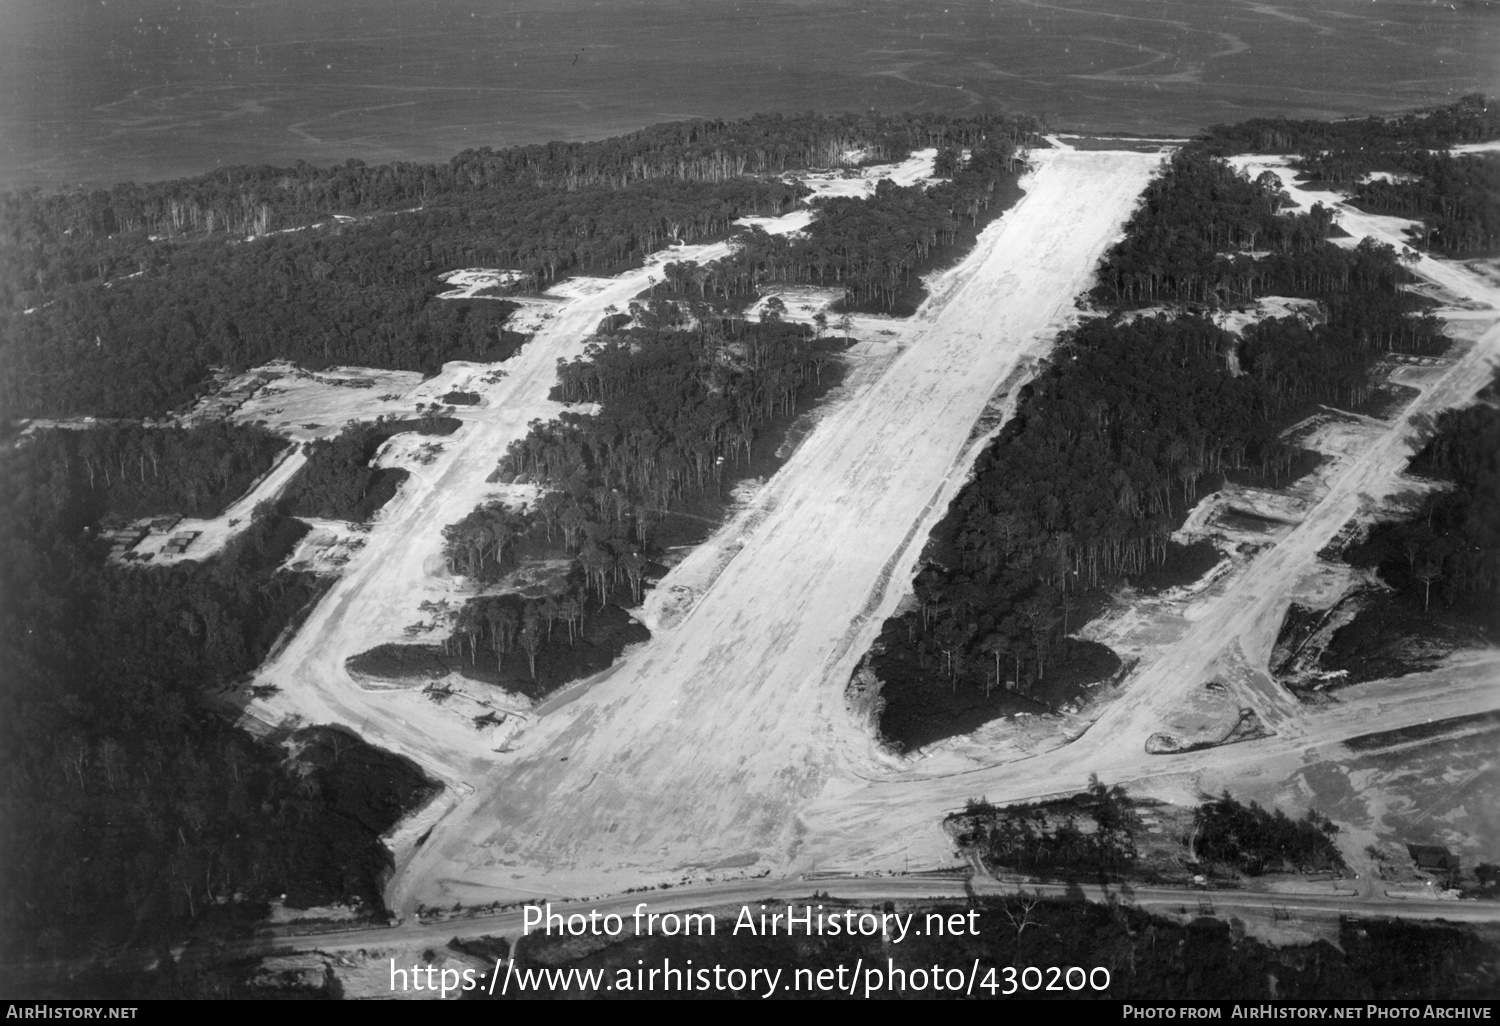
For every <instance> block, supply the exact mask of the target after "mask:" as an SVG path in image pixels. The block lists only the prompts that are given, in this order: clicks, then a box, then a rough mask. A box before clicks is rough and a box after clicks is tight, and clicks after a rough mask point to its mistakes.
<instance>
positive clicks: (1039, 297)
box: [392, 150, 1161, 908]
mask: <svg viewBox="0 0 1500 1026" xmlns="http://www.w3.org/2000/svg"><path fill="white" fill-rule="evenodd" d="M1035 156H1036V157H1037V158H1039V159H1038V161H1037V163H1038V164H1039V170H1038V172H1037V173H1036V174H1035V175H1034V176H1032V177H1031V178H1030V180H1029V181H1028V182H1027V183H1026V188H1027V190H1028V192H1027V195H1026V197H1025V198H1024V199H1023V200H1022V201H1021V203H1020V204H1018V205H1017V206H1016V207H1015V208H1013V209H1012V210H1010V211H1009V212H1007V214H1006V215H1005V216H1004V217H1003V218H1001V219H1000V220H999V221H997V222H996V223H995V224H994V225H992V226H991V227H990V228H988V229H986V231H985V233H984V234H983V235H982V236H981V241H980V244H979V246H978V247H977V249H976V251H975V252H974V253H973V254H972V255H971V257H970V258H969V259H968V260H967V261H965V262H964V263H963V264H962V265H960V267H959V268H957V269H955V270H954V271H953V272H950V273H949V274H948V275H946V276H944V280H941V281H938V282H935V283H934V284H935V287H934V290H933V291H934V300H933V301H931V302H929V303H928V304H927V305H926V306H924V308H923V310H922V311H921V312H920V313H919V315H918V317H917V319H916V320H917V324H916V325H915V327H916V328H917V330H918V334H917V335H916V337H914V338H913V339H912V341H911V345H910V347H909V348H907V349H906V350H905V352H903V353H902V354H901V355H900V356H899V357H898V358H897V359H896V360H895V362H894V363H893V364H892V365H891V367H890V369H889V370H887V371H886V372H885V373H884V375H883V376H882V377H881V378H880V379H879V381H878V382H876V383H875V384H874V386H873V387H872V388H870V389H869V390H868V391H866V392H864V393H863V394H861V395H859V396H857V397H856V398H854V399H852V400H851V401H850V402H849V403H847V404H846V405H844V406H842V407H841V408H839V409H837V410H835V411H833V412H831V413H829V414H828V415H827V416H825V417H824V419H823V421H822V422H821V423H820V425H819V427H818V428H817V429H816V430H815V431H814V432H813V433H812V434H811V435H810V436H809V437H808V438H807V439H806V440H805V441H804V442H803V444H802V446H801V447H800V448H799V450H798V451H797V453H796V454H794V455H793V457H792V458H791V460H790V461H789V462H788V464H787V465H786V467H784V468H783V470H782V471H781V472H780V473H779V474H777V475H776V476H775V477H774V478H773V479H772V480H771V481H770V482H768V484H767V485H766V487H765V489H763V491H762V494H761V495H759V496H757V500H756V501H757V503H758V504H759V507H760V508H761V509H763V510H764V511H765V519H764V521H763V522H762V523H761V525H760V526H759V528H758V529H757V530H756V531H755V532H754V533H752V534H750V535H749V536H748V537H747V538H746V539H745V540H744V543H743V546H742V547H741V548H740V549H739V551H738V553H737V554H735V555H734V556H733V558H732V559H730V560H729V562H728V563H727V565H726V566H724V567H723V568H722V570H721V572H720V573H719V575H718V577H717V580H715V581H714V583H713V585H712V586H711V587H710V588H709V589H708V590H707V592H706V594H704V595H703V596H702V597H701V599H699V601H698V602H697V604H696V606H695V607H694V608H693V609H692V611H691V612H690V613H689V614H687V615H686V616H685V617H683V618H682V619H681V620H680V624H679V626H677V627H676V628H675V629H674V630H671V631H670V632H664V633H662V634H660V635H658V637H656V638H655V639H653V641H652V642H651V643H650V644H648V645H646V646H645V647H644V648H643V649H642V650H641V651H639V652H638V653H636V654H634V655H633V656H631V657H629V658H627V659H626V660H624V661H623V662H622V663H620V664H617V666H616V667H615V668H613V669H612V670H611V671H609V672H608V673H607V674H605V675H603V676H602V678H600V679H597V680H596V682H595V683H594V684H593V686H592V687H591V688H588V689H587V690H583V691H582V693H581V694H579V695H578V697H575V698H574V699H573V700H572V701H570V702H569V703H567V704H566V705H564V706H562V707H560V708H557V709H555V711H553V712H551V713H549V714H547V715H544V716H543V717H541V719H540V720H539V722H538V723H537V724H535V725H534V726H532V727H531V729H530V730H529V731H528V732H527V733H526V734H525V735H524V736H523V737H522V738H521V739H520V741H519V742H518V746H519V748H520V751H519V752H517V753H516V754H515V755H511V756H508V757H506V758H504V759H502V760H499V764H498V765H497V766H496V768H495V770H494V772H493V773H492V774H491V775H490V776H489V777H488V778H487V779H486V781H485V782H484V783H482V784H480V785H478V787H477V798H476V800H475V801H473V802H470V803H467V804H466V805H465V806H463V807H462V808H460V809H459V810H458V811H456V812H455V813H453V814H450V816H449V817H448V818H447V819H446V820H445V821H444V822H443V823H442V824H441V825H440V827H439V829H438V830H436V831H434V834H433V836H432V837H431V838H430V839H429V840H428V842H427V843H426V844H425V845H424V846H423V847H422V848H421V850H420V851H418V852H417V853H416V854H415V856H414V857H413V858H412V860H411V862H410V863H409V865H408V866H407V867H406V868H405V870H404V871H403V872H402V874H401V877H400V881H399V882H398V884H397V885H396V886H395V887H394V888H393V894H392V897H393V899H394V900H395V901H396V902H397V904H398V906H399V907H402V908H407V907H410V906H411V905H413V904H415V903H416V902H419V901H420V902H425V903H427V904H451V903H452V902H453V900H454V899H455V898H459V899H463V900H467V901H477V900H483V901H490V900H494V899H495V898H497V897H502V896H504V895H507V894H518V893H524V892H525V891H526V890H542V891H545V892H547V893H554V894H558V893H575V894H581V893H601V892H606V891H613V890H619V889H622V888H623V887H626V886H630V885H632V884H637V883H648V882H658V881H659V880H660V879H662V878H663V877H664V876H665V877H667V878H671V877H674V876H677V875H682V874H691V873H694V872H696V870H694V869H693V867H694V866H706V865H710V864H713V863H716V862H721V861H722V860H724V859H729V858H741V859H743V860H745V861H746V862H747V867H746V868H747V869H749V868H750V865H749V864H753V865H754V866H755V867H756V868H759V867H767V866H778V867H780V866H785V865H787V864H788V860H789V859H790V858H791V856H792V853H793V852H794V851H795V849H796V847H797V838H796V835H797V833H798V831H799V829H800V828H799V825H798V813H799V811H800V810H801V809H802V808H803V807H804V806H805V805H806V804H807V803H808V802H809V801H810V800H812V799H813V798H814V797H815V796H816V795H817V794H818V793H819V791H820V790H821V789H822V788H823V786H824V784H825V783H826V782H827V780H828V779H829V776H830V774H831V773H833V772H834V771H835V770H836V769H837V768H838V766H839V765H840V763H841V761H845V759H847V760H849V761H852V762H853V764H855V765H867V764H872V759H874V758H875V757H874V755H873V753H872V752H871V751H870V744H869V739H868V736H867V735H866V734H864V733H863V732H862V731H861V730H860V729H859V727H858V726H857V725H856V724H855V723H854V722H853V721H852V720H851V719H850V718H849V717H848V715H847V714H846V713H845V712H844V709H843V692H844V687H845V685H846V683H847V681H848V679H849V675H850V673H851V672H852V670H853V666H854V663H855V662H857V660H858V659H859V658H860V657H861V656H862V655H863V653H864V651H865V648H866V647H867V646H868V644H869V642H870V640H872V638H873V635H874V634H875V633H877V632H878V630H879V628H880V624H881V621H882V620H883V617H884V612H885V609H886V607H887V606H893V605H894V604H895V602H896V601H898V600H899V592H900V591H901V590H902V587H903V586H904V581H905V579H906V578H908V577H909V576H910V569H911V566H912V564H913V563H914V561H915V559H916V555H917V551H918V550H919V549H920V547H921V544H922V542H923V541H924V540H925V532H926V530H927V529H928V528H930V526H931V523H932V521H933V520H934V519H935V518H936V517H939V516H941V515H942V512H943V511H944V509H945V508H946V504H947V499H948V498H949V497H951V494H952V493H953V492H954V491H956V489H957V487H958V486H959V485H960V484H961V483H962V480H963V478H964V476H965V475H966V473H967V470H968V466H969V463H968V460H969V459H972V456H973V454H974V453H975V452H976V451H977V445H975V444H972V443H971V442H970V439H969V434H970V429H971V427H972V425H973V424H974V422H975V419H976V418H977V417H978V416H979V414H980V412H981V411H982V410H983V408H984V406H985V404H986V403H987V402H988V401H989V400H990V398H991V395H992V393H993V391H994V389H995V387H996V385H998V384H999V383H1000V382H1001V381H1002V380H1004V379H1005V378H1006V377H1007V376H1008V375H1009V374H1010V372H1011V370H1012V369H1013V368H1014V367H1015V366H1016V364H1017V363H1018V361H1020V360H1021V359H1023V357H1025V356H1026V355H1027V354H1028V353H1031V352H1035V351H1037V350H1038V349H1039V348H1041V347H1044V346H1045V345H1046V344H1047V343H1048V341H1049V340H1050V339H1051V338H1052V337H1053V336H1054V335H1055V332H1056V331H1057V329H1058V328H1059V327H1061V326H1062V324H1063V323H1064V322H1065V321H1067V320H1068V318H1069V316H1070V311H1071V304H1072V299H1073V297H1074V296H1075V295H1077V294H1078V293H1079V292H1080V291H1081V289H1082V288H1083V287H1084V286H1085V285H1086V284H1087V280H1088V278H1089V276H1090V274H1091V273H1092V268H1093V267H1094V265H1095V262H1096V261H1097V259H1098V257H1099V255H1100V254H1101V253H1102V252H1103V250H1104V248H1105V247H1106V246H1107V245H1108V244H1109V243H1110V242H1112V241H1113V240H1114V239H1115V238H1116V237H1117V236H1118V233H1119V230H1120V227H1121V225H1122V223H1123V221H1124V218H1125V217H1126V215H1128V213H1129V212H1130V209H1131V207H1132V206H1133V204H1134V201H1135V197H1136V196H1137V195H1138V194H1139V192H1140V190H1141V189H1142V188H1143V187H1144V185H1145V183H1146V181H1147V180H1148V179H1149V178H1150V176H1151V175H1152V174H1154V173H1155V171H1156V169H1157V168H1158V166H1159V165H1160V162H1161V158H1160V157H1159V156H1157V155H1143V154H1134V153H1106V152H1095V153H1075V152H1071V151H1067V150H1053V151H1043V152H1039V153H1037V154H1035ZM1016 297H1024V301H1020V302H1017V301H1014V300H1015V298H1016ZM893 582H894V584H895V586H892V585H893ZM851 625H853V626H851ZM840 753H847V756H845V757H844V758H841V756H840ZM565 759H566V761H564V760H565ZM874 764H878V760H877V762H876V763H874Z"/></svg>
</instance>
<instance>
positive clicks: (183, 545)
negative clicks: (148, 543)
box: [161, 531, 203, 556]
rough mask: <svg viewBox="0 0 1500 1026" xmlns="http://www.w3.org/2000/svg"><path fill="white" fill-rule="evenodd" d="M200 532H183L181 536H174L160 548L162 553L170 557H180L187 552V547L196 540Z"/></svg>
mask: <svg viewBox="0 0 1500 1026" xmlns="http://www.w3.org/2000/svg"><path fill="white" fill-rule="evenodd" d="M202 533H203V532H202V531H184V532H183V533H182V534H174V535H173V536H172V537H171V538H170V539H168V540H167V543H166V544H165V545H163V546H162V547H161V550H162V552H164V553H166V554H167V555H170V556H180V555H182V554H183V553H184V552H186V551H187V550H188V546H189V545H191V544H193V542H194V541H195V540H197V538H198V535H200V534H202Z"/></svg>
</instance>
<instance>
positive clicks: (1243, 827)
mask: <svg viewBox="0 0 1500 1026" xmlns="http://www.w3.org/2000/svg"><path fill="white" fill-rule="evenodd" d="M1193 828H1194V833H1193V853H1194V854H1195V855H1196V856H1197V857H1198V859H1199V860H1200V861H1202V862H1205V863H1208V864H1210V865H1217V866H1222V867H1225V868H1228V869H1233V870H1237V871H1239V872H1242V873H1246V874H1248V875H1250V876H1259V875H1260V874H1262V873H1266V872H1277V871H1281V870H1284V869H1294V870H1297V871H1299V872H1310V871H1311V872H1318V871H1324V870H1335V869H1341V868H1343V865H1344V859H1343V856H1342V855H1340V854H1339V849H1338V845H1336V844H1334V843H1333V835H1334V834H1336V833H1338V827H1336V826H1335V825H1334V824H1333V822H1332V821H1331V820H1329V819H1328V818H1327V817H1326V816H1320V815H1319V814H1318V813H1317V811H1316V810H1314V809H1308V810H1307V814H1306V815H1305V816H1304V817H1303V818H1302V819H1300V820H1297V819H1292V818H1291V817H1289V816H1288V815H1287V814H1286V813H1284V812H1282V811H1281V810H1280V809H1277V810H1276V811H1275V812H1269V811H1267V810H1265V809H1263V808H1261V807H1260V806H1259V805H1257V804H1256V803H1255V802H1251V803H1250V804H1249V805H1243V804H1241V803H1240V802H1237V801H1235V800H1234V799H1233V798H1231V797H1230V796H1229V792H1228V791H1226V792H1224V794H1223V795H1222V796H1220V797H1219V798H1216V799H1213V800H1212V801H1207V802H1204V803H1203V804H1202V805H1199V806H1198V809H1197V811H1196V812H1195V813H1194V817H1193Z"/></svg>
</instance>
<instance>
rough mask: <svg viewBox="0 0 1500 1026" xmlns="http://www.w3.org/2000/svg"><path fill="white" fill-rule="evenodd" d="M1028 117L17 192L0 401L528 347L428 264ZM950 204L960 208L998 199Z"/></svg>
mask: <svg viewBox="0 0 1500 1026" xmlns="http://www.w3.org/2000/svg"><path fill="white" fill-rule="evenodd" d="M1039 128H1040V126H1039V124H1038V123H1036V122H1035V121H1033V120H1031V119H1027V118H1020V117H995V116H987V115H981V116H975V117H968V118H948V117H945V116H941V115H931V116H906V115H873V114H872V115H859V116H819V115H800V116H796V117H775V116H773V117H759V118H751V119H747V120H744V121H737V122H684V123H681V124H676V125H665V126H660V127H658V128H656V129H649V130H646V131H644V132H639V133H635V134H633V135H630V136H624V137H621V138H618V139H612V140H606V141H604V142H599V143H580V144H553V145H548V146H529V147H517V148H513V149H508V150H503V151H499V152H494V151H490V150H477V151H473V150H471V151H466V152H465V153H462V154H460V155H458V156H457V157H454V158H453V160H452V161H450V162H449V163H447V164H434V165H418V164H394V165H385V166H382V167H378V168H369V167H366V166H364V165H362V164H360V163H359V162H358V161H351V162H349V163H348V164H346V165H344V166H342V167H335V168H330V169H319V168H312V167H309V166H307V165H299V166H298V167H295V168H279V169H278V168H269V167H266V168H228V169H224V170H221V171H216V172H214V173H212V174H210V175H205V176H203V177H201V178H198V179H191V180H183V181H177V182H165V183H154V184H150V185H144V186H136V185H122V186H118V187H116V188H115V189H113V190H107V191H106V190H95V191H93V192H90V193H70V194H61V195H54V196H42V195H40V194H37V193H35V192H26V193H18V194H8V195H6V196H5V197H3V199H0V290H3V291H0V359H3V360H4V361H5V363H6V365H7V366H8V367H10V368H12V371H11V373H9V374H7V375H6V376H5V377H4V378H3V380H0V419H9V418H13V417H17V416H41V415H64V414H93V415H116V416H147V415H153V414H157V413H161V412H164V411H165V410H167V409H169V408H171V407H173V406H175V405H177V404H180V403H182V402H184V401H185V400H186V399H188V398H190V397H191V396H192V394H193V393H194V390H195V389H197V388H198V387H200V386H201V385H202V384H203V382H204V381H205V379H206V377H207V374H208V369H209V368H210V367H211V366H225V367H229V368H232V369H239V368H242V367H245V366H250V365H253V364H255V363H259V362H263V361H265V360H268V359H273V358H282V359H290V360H294V361H296V362H298V363H301V364H303V365H306V366H309V367H321V366H327V365H329V364H333V363H346V364H359V365H364V366H379V367H390V368H395V369H411V370H421V371H424V372H431V371H433V370H435V369H436V368H437V367H439V366H440V365H441V364H442V362H443V361H445V360H450V359H472V360H496V359H501V358H503V356H504V355H506V354H507V353H508V352H509V351H511V350H513V349H514V347H515V344H516V342H517V340H516V339H515V338H514V337H513V336H510V335H509V334H508V333H507V332H506V331H505V329H504V320H505V317H506V315H507V314H508V308H507V307H506V306H504V305H502V304H488V303H484V302H481V303H472V304H471V303H465V304H455V303H452V302H449V301H441V300H437V299H435V298H434V297H435V295H436V293H437V292H438V291H439V290H440V285H439V283H438V282H437V280H436V277H437V275H439V274H441V273H442V272H444V271H446V270H449V269H453V268H458V267H466V266H474V265H484V266H493V267H502V268H510V269H514V270H518V271H521V272H522V273H523V275H524V276H525V278H524V280H523V281H522V282H521V283H520V284H519V285H518V286H517V287H518V288H541V287H546V286H547V285H550V284H552V283H555V282H556V281H558V280H559V279H560V278H563V277H566V276H568V275H571V274H579V273H589V274H609V273H614V272H617V271H619V270H621V269H624V268H626V267H631V266H639V265H640V263H641V261H642V260H643V259H644V258H645V257H646V256H647V255H648V254H650V253H652V252H654V251H656V250H659V249H662V248H664V247H666V246H668V245H671V244H672V243H674V242H679V241H680V242H697V241H703V240H706V239H711V238H716V237H720V236H722V235H724V234H725V233H727V232H728V231H729V228H730V225H731V223H732V222H733V221H734V220H735V219H737V218H739V217H743V216H747V215H753V214H776V213H780V212H782V211H784V210H786V209H788V208H790V206H791V205H793V204H794V203H796V202H797V200H798V198H799V197H800V196H801V195H803V194H804V193H805V192H806V190H805V189H804V188H803V187H800V186H798V185H795V184H793V183H790V182H788V181H783V180H781V179H780V178H778V177H776V176H778V175H781V174H783V173H785V172H788V171H793V170H799V169H804V168H808V167H812V166H831V165H836V164H839V163H841V162H843V161H844V160H845V157H844V155H845V154H856V155H857V156H856V157H850V158H849V159H857V158H863V159H871V160H874V159H881V160H885V159H896V158H900V157H903V156H905V155H906V154H907V153H908V152H909V151H910V150H911V149H912V148H913V147H917V146H929V145H930V146H937V147H940V148H943V149H944V152H945V153H948V154H949V160H950V162H951V161H955V160H956V158H955V157H953V156H952V155H953V154H955V153H957V152H958V150H959V149H961V148H969V149H973V150H975V151H976V152H984V153H994V154H1002V153H1009V152H1011V151H1012V149H1013V147H1014V146H1015V145H1017V144H1019V143H1024V142H1026V141H1029V140H1031V139H1033V138H1034V137H1035V133H1036V132H1037V131H1038V130H1039ZM783 133H784V134H783ZM971 163H972V161H971ZM975 173H976V174H979V172H977V171H976V172H975ZM949 188H950V189H954V188H957V186H956V185H955V186H950V187H949ZM952 199H953V202H954V203H959V202H960V201H962V203H963V204H965V207H964V209H961V210H958V214H957V215H955V216H959V215H963V214H964V213H965V212H966V210H967V204H969V203H971V202H973V201H974V200H975V199H978V200H980V201H981V203H982V204H987V203H988V202H989V194H988V192H984V191H983V190H981V195H978V196H976V197H969V196H968V194H967V193H964V194H963V195H960V194H959V193H957V192H955V193H954V196H953V197H952ZM334 215H338V216H337V217H335V216H334ZM846 242H847V240H846ZM851 245H852V243H851ZM847 258H848V259H851V260H865V264H866V265H869V266H865V267H864V272H862V273H867V274H868V275H874V277H872V278H871V280H872V281H873V280H876V278H878V274H876V272H877V271H879V272H880V273H885V269H883V268H875V267H874V266H873V265H870V264H869V260H868V259H866V258H865V257H864V256H861V255H859V254H851V255H848V256H847ZM902 273H903V275H905V276H908V277H909V274H910V268H909V267H907V268H906V269H905V270H904V271H903V272H902Z"/></svg>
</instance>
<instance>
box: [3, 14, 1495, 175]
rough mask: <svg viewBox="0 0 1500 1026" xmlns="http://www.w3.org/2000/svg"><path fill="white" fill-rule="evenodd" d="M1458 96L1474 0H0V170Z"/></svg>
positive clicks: (1487, 29) (281, 160)
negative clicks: (734, 124) (1011, 115)
mask: <svg viewBox="0 0 1500 1026" xmlns="http://www.w3.org/2000/svg"><path fill="white" fill-rule="evenodd" d="M1474 91H1481V92H1486V93H1489V94H1491V95H1497V94H1500V3H1496V2H1493V0H1444V2H1441V3H1436V2H1430V0H1282V2H1279V3H1261V2H1255V0H1061V2H1057V3H1051V2H1043V0H0V188H11V187H17V186H28V185H41V186H44V187H54V186H58V185H63V184H72V183H87V184H93V185H98V184H107V183H110V182H114V181H121V180H127V179H135V180H147V179H156V178H167V177H174V176H179V175H186V174H193V173H198V172H202V171H206V170H210V169H212V168H213V167H215V166H219V165H224V164H240V163H256V164H261V163H271V164H286V163H291V162H295V161H297V160H307V161H309V162H313V163H325V164H326V163H333V162H336V161H342V160H344V159H346V158H350V157H354V158H359V159H361V160H365V161H367V162H371V163H374V162H379V161H386V160H393V159H408V160H441V159H446V158H447V157H449V156H451V155H452V154H454V153H455V152H457V151H459V150H461V149H464V148H467V147H473V146H484V145H489V146H503V145H508V144H513V143H521V142H537V141H545V140H549V139H586V138H597V137H602V136H606V135H612V134H616V133H619V132H622V131H628V130H631V129H634V128H638V127H641V126H643V125H647V124H652V123H655V122H660V121H667V120H673V119H677V118H684V117H733V116H739V115H745V114H751V113H754V112H757V111H797V110H820V111H838V110H860V109H866V108H870V107H875V108H880V109H888V110H906V109H913V110H950V111H971V110H1016V111H1028V112H1032V113H1037V114H1041V115H1042V116H1044V117H1046V118H1047V119H1048V121H1049V123H1050V124H1051V125H1053V126H1054V127H1058V128H1072V129H1082V130H1088V131H1108V130H1123V131H1132V132H1141V133H1170V134H1184V133H1189V132H1192V131H1193V130H1195V129H1197V128H1199V127H1201V126H1203V125H1206V124H1210V123H1212V122H1215V121H1232V120H1238V119H1241V118H1245V117H1250V116H1256V115H1277V114H1287V115H1294V116H1342V115H1349V114H1365V113H1378V112H1387V111H1393V110H1399V109H1403V108H1407V107H1411V106H1417V105H1424V104H1432V103H1441V102H1446V101H1448V100H1451V99H1454V98H1456V97H1457V96H1459V95H1461V94H1463V93H1466V92H1474Z"/></svg>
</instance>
